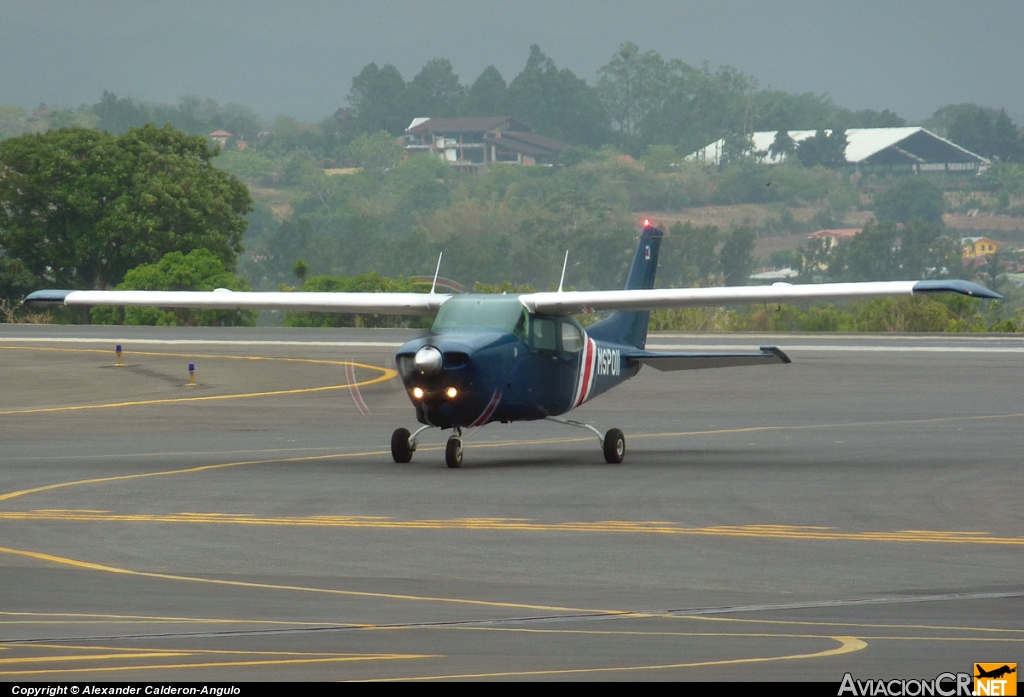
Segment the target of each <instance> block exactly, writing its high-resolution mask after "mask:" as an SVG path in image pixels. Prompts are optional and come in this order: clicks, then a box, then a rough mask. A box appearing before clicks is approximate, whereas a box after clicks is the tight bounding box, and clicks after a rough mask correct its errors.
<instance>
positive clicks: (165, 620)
mask: <svg viewBox="0 0 1024 697" xmlns="http://www.w3.org/2000/svg"><path fill="white" fill-rule="evenodd" d="M0 617H26V618H28V617H46V618H51V617H52V618H64V619H24V620H0V624H179V623H184V624H268V625H278V624H279V625H284V626H286V627H305V626H310V627H326V626H331V627H362V626H364V625H360V624H349V623H337V622H328V621H325V622H299V621H294V622H287V621H282V620H240V619H225V618H217V617H162V616H159V615H104V614H93V613H81V612H5V611H0ZM67 618H72V619H67ZM34 646H39V644H34Z"/></svg>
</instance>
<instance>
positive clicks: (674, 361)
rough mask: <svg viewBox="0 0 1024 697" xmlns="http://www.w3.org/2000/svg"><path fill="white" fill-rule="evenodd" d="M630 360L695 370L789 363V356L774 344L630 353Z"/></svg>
mask: <svg viewBox="0 0 1024 697" xmlns="http://www.w3.org/2000/svg"><path fill="white" fill-rule="evenodd" d="M627 358H628V359H629V360H630V362H634V361H635V362H637V363H641V364H643V365H649V366H651V367H652V368H654V369H655V370H697V369H699V368H733V367H735V366H740V365H768V364H774V363H791V362H792V361H791V360H790V358H789V356H787V355H786V354H785V353H783V352H782V350H781V349H779V348H778V347H776V346H762V347H761V351H760V353H695V352H685V353H676V352H673V353H653V352H650V351H643V352H636V353H632V352H631V353H630V354H629V355H628V356H627Z"/></svg>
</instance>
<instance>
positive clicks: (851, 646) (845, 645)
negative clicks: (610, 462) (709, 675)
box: [365, 636, 867, 682]
mask: <svg viewBox="0 0 1024 697" xmlns="http://www.w3.org/2000/svg"><path fill="white" fill-rule="evenodd" d="M829 638H830V639H833V640H835V641H837V642H839V644H840V646H839V647H838V648H835V649H829V650H827V651H819V652H817V653H799V654H791V655H788V656H765V657H759V658H732V659H726V660H721V661H700V662H695V663H668V664H661V665H647V666H620V667H614V668H567V669H562V670H558V669H555V670H528V671H527V670H524V671H507V672H501V673H464V674H455V675H426V676H420V677H413V678H384V679H381V680H369V681H365V682H398V681H403V680H458V679H474V678H508V677H527V676H540V675H581V674H587V673H625V672H637V671H642V670H672V669H679V668H702V667H707V666H729V665H741V664H745V663H767V662H770V661H796V660H802V659H808V658H825V657H827V656H839V655H842V654H846V653H853V652H854V651H860V650H861V649H865V648H867V644H866V643H865V642H864V641H862V640H861V639H858V638H857V637H852V636H833V637H829Z"/></svg>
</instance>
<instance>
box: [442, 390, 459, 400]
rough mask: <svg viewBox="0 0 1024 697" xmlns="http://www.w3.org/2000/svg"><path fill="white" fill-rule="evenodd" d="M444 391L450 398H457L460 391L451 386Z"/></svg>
mask: <svg viewBox="0 0 1024 697" xmlns="http://www.w3.org/2000/svg"><path fill="white" fill-rule="evenodd" d="M444 393H445V394H446V395H448V399H455V398H456V397H458V396H459V391H458V390H457V389H455V388H454V387H449V388H448V389H447V390H445V391H444Z"/></svg>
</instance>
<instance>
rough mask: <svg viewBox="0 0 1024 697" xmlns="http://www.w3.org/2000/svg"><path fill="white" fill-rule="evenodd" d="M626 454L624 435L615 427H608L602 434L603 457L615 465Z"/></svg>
mask: <svg viewBox="0 0 1024 697" xmlns="http://www.w3.org/2000/svg"><path fill="white" fill-rule="evenodd" d="M625 456H626V437H625V436H624V435H622V431H620V430H619V429H617V428H613V429H610V430H609V431H608V433H606V434H604V459H605V462H610V463H611V464H613V465H617V464H619V463H620V462H622V458H624V457H625Z"/></svg>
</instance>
